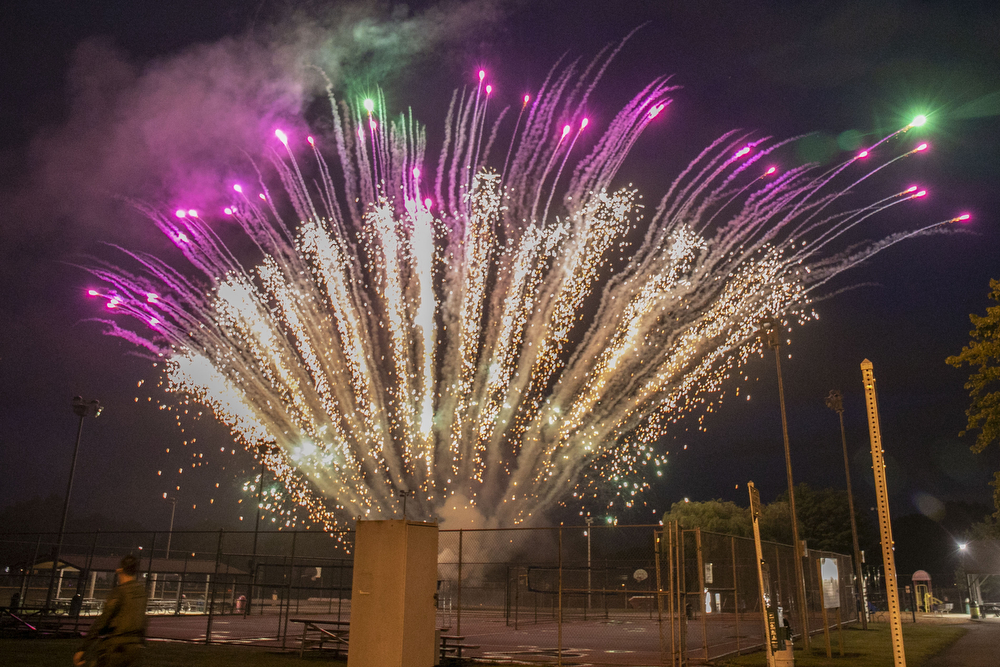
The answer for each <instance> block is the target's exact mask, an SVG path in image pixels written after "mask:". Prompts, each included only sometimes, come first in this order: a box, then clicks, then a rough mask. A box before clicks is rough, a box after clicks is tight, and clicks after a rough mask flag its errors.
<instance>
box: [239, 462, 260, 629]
mask: <svg viewBox="0 0 1000 667" xmlns="http://www.w3.org/2000/svg"><path fill="white" fill-rule="evenodd" d="M258 452H259V454H260V481H258V482H257V519H256V520H255V521H254V524H253V558H252V560H251V561H250V590H249V591H248V592H249V593H250V595H248V596H247V602H246V605H244V607H243V617H244V618H246V617H247V615H248V614H249V613H250V605H251V604H252V602H253V593H254V587H255V586H256V584H257V533H259V532H260V506H261V505H262V504H263V503H262V501H261V493H262V492H263V490H264V453H263V452H261V451H260V450H258Z"/></svg>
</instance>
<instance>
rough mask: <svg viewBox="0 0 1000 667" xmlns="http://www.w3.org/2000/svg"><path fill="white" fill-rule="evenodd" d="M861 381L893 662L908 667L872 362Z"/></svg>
mask: <svg viewBox="0 0 1000 667" xmlns="http://www.w3.org/2000/svg"><path fill="white" fill-rule="evenodd" d="M861 377H862V380H863V382H864V385H865V404H866V405H867V407H868V433H869V435H870V436H871V443H872V471H873V472H874V473H875V501H876V503H877V506H878V527H879V534H880V536H881V538H882V566H883V569H884V571H885V592H886V597H888V602H889V629H890V630H891V631H892V661H893V665H894V666H895V667H906V652H905V651H904V650H903V625H902V619H901V618H900V615H899V590H898V589H897V584H896V559H895V556H894V555H893V552H892V546H893V543H892V520H891V519H890V517H889V490H888V488H887V487H886V483H885V462H884V459H883V457H882V430H881V428H880V426H879V420H878V401H877V399H876V395H875V372H874V366H872V362H870V361H868V360H867V359H865V360H864V361H862V362H861Z"/></svg>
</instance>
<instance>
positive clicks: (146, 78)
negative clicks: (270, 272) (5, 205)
mask: <svg viewBox="0 0 1000 667" xmlns="http://www.w3.org/2000/svg"><path fill="white" fill-rule="evenodd" d="M504 4H505V3H503V2H501V0H474V1H471V2H446V3H440V4H437V5H434V6H431V7H430V8H427V9H423V10H421V11H411V10H410V9H408V8H407V7H406V6H402V5H400V6H396V7H392V6H389V5H387V4H385V3H372V2H368V3H364V2H355V3H346V4H343V3H337V6H336V7H335V8H323V9H321V10H319V9H315V8H312V9H309V10H293V11H291V13H289V14H287V15H286V16H285V17H284V18H282V19H281V20H279V21H277V22H275V23H274V24H272V25H268V26H263V27H262V26H259V25H258V26H254V27H253V28H251V29H248V30H247V31H246V32H245V33H244V34H241V35H236V36H232V37H228V38H225V39H223V40H221V41H218V42H215V43H211V44H198V45H194V46H191V47H189V48H187V49H185V50H184V51H182V52H179V53H175V54H172V55H168V56H164V57H161V58H158V59H156V60H153V61H150V62H142V63H140V62H136V61H135V60H134V59H133V58H131V57H130V56H129V54H127V53H124V52H122V51H121V50H120V49H118V48H116V47H115V46H114V45H113V44H112V43H110V42H109V41H107V40H105V39H90V40H88V41H85V42H83V43H82V44H80V45H79V47H78V48H77V49H76V51H75V54H74V56H73V60H72V64H71V67H70V71H69V73H68V87H69V96H70V100H71V102H70V109H69V114H68V120H67V121H66V122H65V124H63V125H62V126H60V127H54V128H51V129H49V130H48V131H46V132H44V133H41V134H40V135H39V136H37V137H36V138H35V139H34V141H33V143H32V146H31V148H30V166H29V170H28V187H27V188H26V189H22V191H21V193H20V195H18V196H16V201H15V202H14V203H13V205H12V209H13V210H15V211H17V213H16V214H14V215H13V216H11V218H10V221H9V222H6V223H5V224H4V226H5V227H7V226H10V225H11V224H16V225H18V226H19V234H18V235H19V236H21V238H22V239H23V238H24V232H25V231H27V232H28V236H29V237H32V238H33V242H34V243H38V242H40V241H42V242H44V241H46V240H49V239H51V238H52V237H53V235H55V234H58V235H59V237H60V238H61V239H62V240H63V241H64V243H65V244H66V245H68V246H69V247H68V248H64V249H66V250H70V249H75V248H73V246H75V245H76V243H75V242H74V241H73V239H83V238H87V237H89V238H91V239H93V238H99V239H101V240H104V241H110V242H120V241H122V240H124V239H129V240H131V241H132V243H130V245H133V247H134V240H135V236H136V234H140V233H147V232H149V233H151V232H150V231H149V230H150V228H151V225H146V224H145V223H144V221H143V220H142V219H141V218H140V217H139V216H135V215H129V214H128V213H127V209H128V207H127V206H123V205H122V203H121V201H120V198H135V199H140V200H143V201H146V202H150V203H152V204H156V205H163V206H167V207H174V206H183V207H185V208H187V207H199V208H201V207H205V206H212V205H214V204H215V203H217V202H218V201H219V197H220V195H221V194H222V193H223V192H225V191H227V188H228V186H229V184H231V182H232V179H233V178H235V177H236V176H237V175H239V176H241V177H244V178H245V177H246V176H247V175H248V174H252V173H253V172H252V163H253V162H257V163H260V162H261V158H262V157H263V155H264V153H263V151H264V150H265V147H266V146H267V139H268V138H269V137H271V136H273V132H274V129H275V128H276V127H278V126H279V125H280V126H281V127H282V128H284V129H286V130H291V131H294V130H295V129H296V128H300V129H301V128H302V124H303V122H304V121H303V120H302V118H303V113H304V111H305V110H306V108H307V106H308V104H309V103H310V101H311V100H313V99H315V98H316V96H317V94H320V93H322V91H323V89H324V87H325V85H326V78H325V77H329V79H330V80H331V81H332V82H333V83H334V86H335V87H336V88H337V89H340V90H343V89H344V88H347V89H348V90H349V89H350V87H351V86H352V85H354V84H355V82H369V83H370V85H372V86H374V85H377V84H380V83H384V82H386V81H387V80H388V81H390V82H391V76H392V75H393V74H398V73H399V71H400V70H401V69H403V68H404V67H405V66H406V65H407V64H408V63H409V62H411V61H413V60H414V59H416V58H419V57H424V56H429V55H436V54H437V52H439V51H440V50H442V49H445V48H449V47H451V46H454V45H455V44H457V42H458V40H460V39H462V38H463V37H465V36H468V35H469V34H475V33H474V32H473V31H476V30H481V29H483V28H486V27H489V26H490V25H493V24H495V23H496V22H497V21H499V20H500V19H501V18H502V17H503V15H504V13H505V9H504ZM320 70H322V74H321V72H320ZM324 74H325V77H324ZM12 209H11V208H9V209H8V210H12ZM123 219H124V220H129V221H130V222H127V223H126V224H124V225H123V224H122V221H123ZM25 223H27V224H25ZM25 227H28V228H29V229H25Z"/></svg>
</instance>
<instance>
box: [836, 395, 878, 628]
mask: <svg viewBox="0 0 1000 667" xmlns="http://www.w3.org/2000/svg"><path fill="white" fill-rule="evenodd" d="M826 407H828V408H830V409H831V410H833V411H834V412H836V413H837V416H838V417H840V441H841V444H843V446H844V475H845V476H846V477H847V507H848V510H849V511H850V513H851V538H852V539H853V540H854V576H855V578H856V579H857V582H858V593H859V594H860V596H861V629H862V630H867V629H868V614H867V610H868V606H867V605H868V601H867V600H866V599H865V580H864V575H863V573H862V572H861V548H860V547H859V546H858V525H857V522H856V521H855V520H854V492H853V491H852V490H851V462H850V459H849V458H848V457H847V433H846V431H844V397H843V395H842V394H841V393H840V392H839V391H837V390H836V389H833V390H831V391H830V395H829V396H827V397H826Z"/></svg>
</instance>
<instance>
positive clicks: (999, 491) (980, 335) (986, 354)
mask: <svg viewBox="0 0 1000 667" xmlns="http://www.w3.org/2000/svg"><path fill="white" fill-rule="evenodd" d="M990 289H991V290H992V291H991V292H990V299H991V300H992V301H993V303H994V304H995V305H992V306H989V307H988V308H987V309H986V315H976V314H975V313H973V314H971V315H969V319H970V320H972V325H973V326H974V327H975V328H974V329H973V330H972V331H970V332H969V335H970V336H971V340H970V341H969V344H968V345H966V346H965V347H963V348H962V351H961V352H960V353H959V354H957V355H954V356H951V357H948V358H947V359H946V360H945V361H946V362H947V363H949V364H951V365H952V366H954V367H955V368H961V367H962V366H965V365H966V364H968V365H969V366H971V367H972V368H974V369H976V370H975V372H974V373H972V375H970V376H969V381H968V382H966V383H965V388H966V389H968V390H969V397H970V398H971V399H972V404H971V405H970V406H969V408H968V409H967V410H966V411H965V414H966V415H967V416H968V418H969V421H968V424H967V426H966V428H965V430H964V431H962V432H961V433H960V434H959V435H965V434H966V433H968V432H970V431H977V430H978V431H979V434H978V435H977V436H976V442H975V444H973V445H972V451H974V452H976V453H977V454H978V453H979V452H982V451H983V450H984V449H986V448H987V447H988V446H989V445H990V444H991V443H994V442H1000V280H990ZM991 485H992V486H993V504H994V506H995V507H996V513H995V516H996V517H997V518H1000V472H996V473H994V474H993V481H992V482H991Z"/></svg>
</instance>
